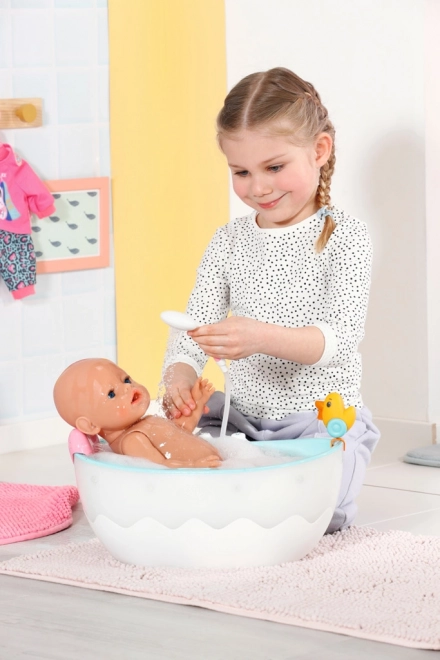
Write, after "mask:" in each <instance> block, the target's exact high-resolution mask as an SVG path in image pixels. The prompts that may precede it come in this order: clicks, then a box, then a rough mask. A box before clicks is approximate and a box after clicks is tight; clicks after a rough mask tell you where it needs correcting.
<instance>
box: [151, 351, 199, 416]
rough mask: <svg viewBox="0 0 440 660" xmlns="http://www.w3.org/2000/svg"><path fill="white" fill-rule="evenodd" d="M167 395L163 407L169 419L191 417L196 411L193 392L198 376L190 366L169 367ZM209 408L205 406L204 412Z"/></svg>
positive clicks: (165, 381) (175, 365)
mask: <svg viewBox="0 0 440 660" xmlns="http://www.w3.org/2000/svg"><path fill="white" fill-rule="evenodd" d="M163 380H164V385H165V395H164V397H163V402H162V407H163V409H164V411H165V414H166V416H167V417H168V418H169V419H179V417H181V416H182V415H184V416H185V417H189V416H190V415H191V413H192V412H193V410H195V409H196V402H195V401H194V399H193V397H192V394H191V390H192V388H193V387H194V384H195V382H196V381H197V374H196V372H195V371H194V369H193V368H192V367H190V366H189V364H184V363H183V362H178V363H177V364H172V365H171V366H170V367H168V369H167V371H166V373H165V376H164V379H163ZM207 411H208V408H207V407H206V406H205V409H204V412H207Z"/></svg>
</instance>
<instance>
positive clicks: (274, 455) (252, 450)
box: [202, 433, 300, 470]
mask: <svg viewBox="0 0 440 660" xmlns="http://www.w3.org/2000/svg"><path fill="white" fill-rule="evenodd" d="M202 437H203V438H204V439H205V440H207V441H208V442H209V443H210V444H211V445H213V446H214V447H216V449H217V450H218V452H219V454H220V456H221V457H222V461H223V462H222V464H221V465H220V467H219V468H217V469H219V470H222V469H223V470H225V469H226V470H228V469H229V470H232V469H240V468H255V467H268V466H270V465H281V464H282V463H292V462H293V461H296V460H299V458H300V457H299V456H298V457H295V456H287V455H286V454H283V453H281V452H279V451H276V450H275V449H272V450H271V449H267V448H266V447H265V448H264V450H263V449H261V448H260V447H259V446H258V443H255V442H250V441H249V440H246V436H245V435H244V434H243V433H235V434H233V435H230V436H224V437H220V438H211V437H210V436H209V434H203V435H202Z"/></svg>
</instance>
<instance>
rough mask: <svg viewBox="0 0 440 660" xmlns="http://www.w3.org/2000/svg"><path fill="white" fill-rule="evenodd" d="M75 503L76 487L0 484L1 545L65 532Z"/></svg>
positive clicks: (70, 522) (70, 520)
mask: <svg viewBox="0 0 440 660" xmlns="http://www.w3.org/2000/svg"><path fill="white" fill-rule="evenodd" d="M78 500H79V494H78V490H77V489H76V488H75V486H37V485H35V484H9V483H0V545H5V544H8V543H17V542H18V541H28V540H29V539H37V538H40V537H41V536H48V535H49V534H54V533H55V532H59V531H61V530H62V529H66V527H69V526H70V525H71V524H72V506H73V505H74V504H76V503H77V502H78Z"/></svg>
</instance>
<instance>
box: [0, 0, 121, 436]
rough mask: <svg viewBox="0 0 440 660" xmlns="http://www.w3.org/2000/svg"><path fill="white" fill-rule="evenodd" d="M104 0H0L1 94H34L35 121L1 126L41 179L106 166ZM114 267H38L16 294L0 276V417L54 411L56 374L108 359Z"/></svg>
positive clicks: (100, 171) (2, 421)
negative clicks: (37, 104)
mask: <svg viewBox="0 0 440 660" xmlns="http://www.w3.org/2000/svg"><path fill="white" fill-rule="evenodd" d="M108 89H109V85H108V29H107V2H106V0H0V98H11V97H41V98H43V122H44V125H43V127H42V128H35V129H20V130H8V131H6V130H3V131H2V130H0V141H2V142H8V143H9V144H11V145H12V146H13V147H14V149H15V150H16V151H17V152H18V153H19V154H20V155H21V156H22V157H23V158H24V159H25V160H27V161H28V162H29V163H30V165H31V166H32V167H33V168H34V170H35V171H36V172H37V174H38V175H39V176H40V177H41V178H42V179H67V178H81V177H92V176H110V149H109V104H108ZM113 275H114V273H113V268H108V269H96V270H87V271H76V272H69V273H56V274H52V275H39V276H38V277H37V286H36V290H37V294H36V295H35V296H30V297H28V298H25V299H23V300H19V301H15V300H13V298H12V296H11V295H10V293H9V292H8V290H7V288H6V286H5V284H4V282H3V281H2V280H0V425H7V424H14V423H18V422H26V421H30V420H33V419H41V418H45V417H53V416H55V415H56V411H55V408H54V406H53V402H52V388H53V384H54V381H55V379H56V378H57V376H58V375H59V374H60V373H61V371H62V370H63V369H64V367H65V366H66V365H68V364H70V363H71V362H73V361H74V360H77V359H80V358H82V357H89V356H90V357H92V356H98V355H99V356H104V357H109V358H110V359H115V355H116V331H115V299H114V298H115V296H114V277H113Z"/></svg>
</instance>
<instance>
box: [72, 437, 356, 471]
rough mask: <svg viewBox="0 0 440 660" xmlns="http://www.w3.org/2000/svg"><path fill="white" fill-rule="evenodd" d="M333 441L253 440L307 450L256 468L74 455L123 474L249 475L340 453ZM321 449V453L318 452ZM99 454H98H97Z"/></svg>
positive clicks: (290, 448) (315, 439)
mask: <svg viewBox="0 0 440 660" xmlns="http://www.w3.org/2000/svg"><path fill="white" fill-rule="evenodd" d="M332 440H334V438H331V437H330V436H328V437H324V438H322V437H321V438H298V439H295V440H255V441H253V443H252V444H256V445H258V446H259V447H271V448H275V449H278V450H280V449H281V448H282V449H288V450H290V451H287V452H284V451H283V452H281V453H283V454H285V455H287V456H289V455H291V456H292V455H293V451H294V450H296V451H297V452H298V451H301V449H302V451H303V452H304V451H305V450H307V453H306V455H305V456H304V457H303V458H299V459H297V460H295V461H292V462H290V463H279V464H276V465H261V466H256V467H248V468H243V467H241V468H223V469H215V468H168V469H165V470H164V469H158V468H150V467H138V466H135V465H117V464H116V463H105V462H104V461H97V460H95V459H94V458H93V454H90V455H89V456H86V455H85V454H81V453H77V452H76V453H75V454H74V457H75V460H79V461H81V462H82V463H91V464H93V465H95V466H96V465H99V466H100V467H103V468H108V469H112V470H123V471H124V472H142V473H147V474H159V473H160V474H174V475H176V474H180V473H182V474H186V475H187V474H231V473H232V474H237V473H239V472H244V473H250V472H261V471H265V470H274V469H277V470H278V469H281V468H289V467H290V468H291V467H292V466H294V465H302V464H304V463H309V462H310V461H312V460H315V459H317V458H323V457H324V456H329V455H330V454H334V453H335V452H337V451H342V449H343V443H342V442H335V444H334V445H333V447H331V446H330V444H329V443H330V442H331V441H332ZM312 448H313V449H315V448H316V450H317V451H313V452H311V451H310V449H312ZM319 449H321V451H319ZM98 453H99V452H98Z"/></svg>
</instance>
